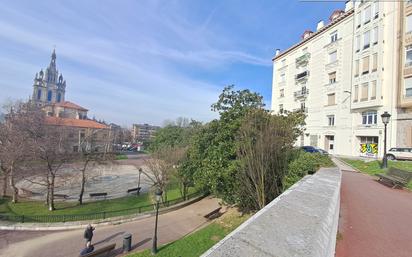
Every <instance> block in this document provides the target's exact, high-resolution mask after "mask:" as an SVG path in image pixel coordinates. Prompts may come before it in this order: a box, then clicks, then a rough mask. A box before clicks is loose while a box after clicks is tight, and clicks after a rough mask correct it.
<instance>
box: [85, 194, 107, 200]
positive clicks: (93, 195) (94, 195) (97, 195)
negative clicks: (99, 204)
mask: <svg viewBox="0 0 412 257" xmlns="http://www.w3.org/2000/svg"><path fill="white" fill-rule="evenodd" d="M89 196H90V197H104V199H106V197H107V193H90V194H89Z"/></svg>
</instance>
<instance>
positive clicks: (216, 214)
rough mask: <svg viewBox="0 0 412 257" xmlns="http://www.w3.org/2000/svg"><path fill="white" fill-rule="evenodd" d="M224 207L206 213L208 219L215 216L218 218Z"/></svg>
mask: <svg viewBox="0 0 412 257" xmlns="http://www.w3.org/2000/svg"><path fill="white" fill-rule="evenodd" d="M221 209H222V207H219V208H216V209H214V210H213V211H211V212H209V213H208V214H206V215H205V216H203V217H205V218H206V219H208V220H212V219H214V218H217V217H219V216H220V210H221Z"/></svg>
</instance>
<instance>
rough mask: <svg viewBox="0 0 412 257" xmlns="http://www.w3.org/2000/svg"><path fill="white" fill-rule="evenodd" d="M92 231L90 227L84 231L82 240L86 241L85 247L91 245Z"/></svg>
mask: <svg viewBox="0 0 412 257" xmlns="http://www.w3.org/2000/svg"><path fill="white" fill-rule="evenodd" d="M93 231H94V227H92V225H90V224H89V225H87V227H86V230H85V231H84V238H85V239H86V245H87V244H88V243H89V244H91V243H92V238H93Z"/></svg>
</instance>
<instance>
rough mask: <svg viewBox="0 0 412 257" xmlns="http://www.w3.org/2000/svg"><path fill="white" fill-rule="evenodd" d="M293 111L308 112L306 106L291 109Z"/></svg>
mask: <svg viewBox="0 0 412 257" xmlns="http://www.w3.org/2000/svg"><path fill="white" fill-rule="evenodd" d="M292 111H293V112H303V113H308V107H305V108H296V109H293V110H292Z"/></svg>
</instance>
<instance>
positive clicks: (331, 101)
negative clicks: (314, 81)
mask: <svg viewBox="0 0 412 257" xmlns="http://www.w3.org/2000/svg"><path fill="white" fill-rule="evenodd" d="M335 104H336V102H335V93H332V94H328V105H335Z"/></svg>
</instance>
